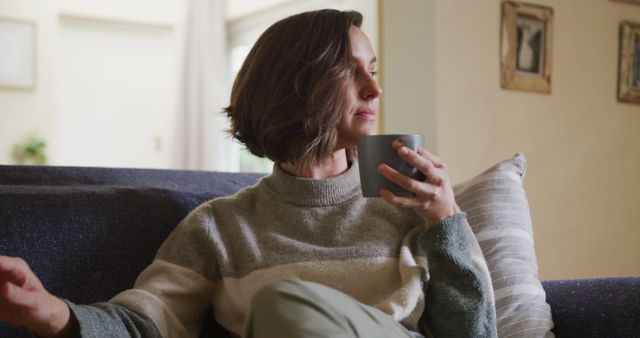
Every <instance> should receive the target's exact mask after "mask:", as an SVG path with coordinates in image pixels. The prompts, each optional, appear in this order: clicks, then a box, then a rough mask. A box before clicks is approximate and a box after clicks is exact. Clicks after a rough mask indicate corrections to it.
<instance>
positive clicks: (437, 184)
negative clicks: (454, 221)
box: [378, 140, 460, 228]
mask: <svg viewBox="0 0 640 338" xmlns="http://www.w3.org/2000/svg"><path fill="white" fill-rule="evenodd" d="M392 146H393V148H394V149H395V150H396V151H397V152H398V155H399V156H400V157H401V158H402V159H404V160H405V161H407V163H409V164H411V165H412V166H414V167H416V168H417V169H418V170H420V171H421V172H422V173H423V174H424V176H425V177H426V178H425V179H424V180H422V181H418V180H415V179H413V178H411V177H409V176H406V175H403V174H402V173H400V172H398V171H397V170H395V169H393V168H391V167H389V166H388V165H386V164H381V165H380V166H379V167H378V171H379V172H380V174H381V175H382V176H384V177H385V178H387V179H388V180H390V181H391V182H394V183H396V184H397V185H399V186H400V187H402V188H403V189H405V190H407V191H409V192H412V193H414V194H415V196H413V197H400V196H396V195H395V194H394V193H392V192H391V191H389V190H387V189H382V190H381V191H380V196H382V198H383V199H384V200H385V201H387V202H388V203H391V204H393V205H396V206H398V207H402V208H412V209H414V210H415V211H416V212H417V213H418V214H419V215H420V216H421V217H422V218H423V219H424V221H425V225H426V227H427V228H430V227H431V226H433V225H435V224H437V223H439V222H441V221H442V220H444V219H446V218H448V217H451V216H453V215H455V214H457V213H459V212H460V208H459V207H458V204H456V201H455V197H454V194H453V188H452V187H451V184H450V183H449V174H448V173H447V167H446V164H445V163H444V162H443V161H442V160H441V159H440V158H438V157H437V156H435V155H433V154H431V153H430V152H428V151H427V150H426V149H424V148H421V147H419V148H418V149H417V151H413V150H412V149H409V148H408V147H405V146H404V145H403V144H402V143H401V142H400V141H397V140H396V141H394V142H393V144H392Z"/></svg>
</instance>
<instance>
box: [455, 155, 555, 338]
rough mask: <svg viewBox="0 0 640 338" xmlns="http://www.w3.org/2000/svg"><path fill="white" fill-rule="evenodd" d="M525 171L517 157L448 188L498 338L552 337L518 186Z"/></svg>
mask: <svg viewBox="0 0 640 338" xmlns="http://www.w3.org/2000/svg"><path fill="white" fill-rule="evenodd" d="M525 167H526V159H525V157H524V155H522V154H520V153H518V154H516V155H515V156H514V157H512V158H509V159H507V160H504V161H502V162H500V163H498V164H496V165H495V166H493V167H491V168H489V169H488V170H486V171H485V172H483V173H481V174H480V175H478V176H476V177H474V178H472V179H470V180H468V181H466V182H463V183H461V184H458V185H456V186H455V187H454V192H455V195H456V201H457V202H458V204H459V205H460V208H461V209H462V210H463V211H465V212H466V213H467V218H468V220H469V224H470V225H471V228H472V229H473V232H474V233H475V235H476V238H477V239H478V242H479V243H480V247H481V248H482V253H483V254H484V256H485V259H486V261H487V265H488V266H489V272H490V273H491V279H492V284H493V289H494V296H495V304H496V319H497V325H498V336H499V337H501V338H506V337H518V338H520V337H553V336H554V335H553V333H552V332H551V329H552V328H553V321H552V318H551V308H550V307H549V304H547V302H546V296H545V292H544V289H543V288H542V284H541V283H540V280H539V278H538V264H537V261H536V254H535V248H534V246H533V229H532V226H531V215H530V213H529V204H528V202H527V198H526V195H525V192H524V188H523V185H522V181H523V179H524V174H525Z"/></svg>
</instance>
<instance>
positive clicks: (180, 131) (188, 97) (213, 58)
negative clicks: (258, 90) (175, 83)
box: [174, 0, 237, 171]
mask: <svg viewBox="0 0 640 338" xmlns="http://www.w3.org/2000/svg"><path fill="white" fill-rule="evenodd" d="M223 6H224V5H223V0H189V12H188V17H187V28H186V39H185V41H186V43H185V54H184V65H183V75H182V92H181V96H180V104H179V106H178V114H177V116H178V120H177V123H176V127H177V128H176V136H177V137H176V148H175V149H176V153H175V156H174V158H175V164H176V167H177V168H181V169H193V170H217V171H235V170H237V168H236V167H237V164H235V163H234V162H237V161H232V160H231V159H232V156H233V154H232V149H233V148H232V146H231V139H230V138H229V137H228V136H227V135H226V133H225V130H226V129H227V128H228V122H227V119H226V117H225V116H224V115H223V114H222V113H221V111H222V108H223V107H224V106H225V105H226V104H228V102H227V101H228V91H229V90H228V88H227V79H228V66H227V57H226V55H227V53H226V32H225V21H224V7H223Z"/></svg>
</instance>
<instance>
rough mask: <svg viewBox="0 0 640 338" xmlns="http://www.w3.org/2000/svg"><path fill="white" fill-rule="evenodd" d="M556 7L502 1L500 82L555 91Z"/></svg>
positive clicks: (507, 85) (536, 90) (517, 86)
mask: <svg viewBox="0 0 640 338" xmlns="http://www.w3.org/2000/svg"><path fill="white" fill-rule="evenodd" d="M552 55H553V9H552V8H550V7H546V6H539V5H532V4H528V3H523V2H515V1H503V2H502V23H501V40H500V85H501V86H502V88H505V89H514V90H522V91H530V92H538V93H550V92H551V65H552Z"/></svg>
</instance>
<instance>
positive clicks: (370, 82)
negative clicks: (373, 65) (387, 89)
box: [360, 73, 382, 100]
mask: <svg viewBox="0 0 640 338" xmlns="http://www.w3.org/2000/svg"><path fill="white" fill-rule="evenodd" d="M380 94H382V88H381V87H380V84H378V80H376V78H375V77H374V76H373V75H371V74H369V73H367V78H366V79H365V80H364V81H363V86H362V88H361V89H360V95H361V96H362V98H363V99H365V100H373V99H375V98H378V97H379V96H380Z"/></svg>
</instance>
